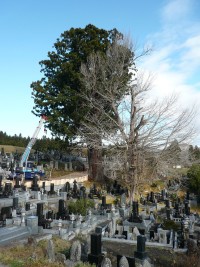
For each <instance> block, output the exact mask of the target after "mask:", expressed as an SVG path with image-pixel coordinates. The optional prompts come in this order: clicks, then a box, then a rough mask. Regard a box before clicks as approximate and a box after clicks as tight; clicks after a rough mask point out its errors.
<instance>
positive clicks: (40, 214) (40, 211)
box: [37, 203, 44, 226]
mask: <svg viewBox="0 0 200 267" xmlns="http://www.w3.org/2000/svg"><path fill="white" fill-rule="evenodd" d="M37 216H38V225H39V226H41V225H42V220H43V218H44V217H43V203H37Z"/></svg>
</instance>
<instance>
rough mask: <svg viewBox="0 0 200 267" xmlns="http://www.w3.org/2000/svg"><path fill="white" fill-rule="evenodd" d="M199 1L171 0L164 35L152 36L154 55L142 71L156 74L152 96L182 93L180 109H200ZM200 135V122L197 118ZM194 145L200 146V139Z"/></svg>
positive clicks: (163, 13) (164, 13)
mask: <svg viewBox="0 0 200 267" xmlns="http://www.w3.org/2000/svg"><path fill="white" fill-rule="evenodd" d="M195 1H197V0H192V1H190V0H173V1H172V0H171V1H168V2H167V3H168V4H167V5H166V6H164V7H163V10H162V11H161V16H162V17H161V18H162V19H161V21H162V25H161V31H160V32H157V33H154V34H152V35H151V36H148V38H149V40H150V41H151V42H153V43H154V47H155V49H154V51H153V53H152V55H150V56H149V57H145V58H144V62H142V64H141V67H142V68H144V69H146V70H148V71H150V72H153V73H154V74H155V80H154V86H153V91H152V96H156V97H160V98H162V97H164V96H166V95H169V94H172V93H174V92H175V93H178V94H179V96H180V97H179V99H180V106H181V107H183V108H185V107H191V106H193V105H196V106H199V107H200V77H199V73H200V50H199V47H200V27H198V26H199V21H196V22H194V21H191V14H192V11H193V8H194V3H195ZM197 128H198V130H199V132H200V120H198V117H197ZM194 142H198V145H199V146H200V135H199V136H198V137H197V139H195V140H194Z"/></svg>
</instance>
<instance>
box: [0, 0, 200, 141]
mask: <svg viewBox="0 0 200 267" xmlns="http://www.w3.org/2000/svg"><path fill="white" fill-rule="evenodd" d="M199 14H200V1H199V0H153V1H150V0H140V1H136V0H135V1H134V0H124V1H120V0H119V1H116V0H107V1H106V0H101V1H92V0H85V1H81V0H79V1H67V0H56V1H55V0H54V1H53V0H42V1H41V0H34V1H33V0H32V1H31V0H18V1H16V0H6V1H1V2H0V32H1V42H0V99H1V102H0V114H1V118H0V131H3V132H6V133H7V134H9V135H14V134H19V133H21V134H22V136H32V134H33V132H34V131H35V128H36V127H37V124H38V122H39V118H37V117H35V116H34V115H33V114H32V113H31V110H32V107H33V99H31V89H30V84H31V82H32V81H36V80H38V79H40V77H41V74H40V66H39V64H38V62H39V61H40V60H43V59H45V58H46V57H47V52H48V51H52V47H53V44H54V43H55V42H56V39H57V38H58V37H59V36H60V34H61V33H62V32H64V31H65V30H69V29H70V28H71V27H75V28H76V27H81V28H82V27H85V26H86V25H87V24H89V23H91V24H94V25H95V26H96V27H98V28H104V29H106V30H110V29H113V28H117V29H118V30H119V31H121V32H122V33H124V34H126V35H129V36H130V37H131V39H132V40H133V41H136V42H137V43H138V44H139V45H141V46H142V45H144V44H146V43H148V44H151V45H152V46H153V53H152V55H151V56H148V57H147V58H146V59H145V61H144V62H141V64H142V67H143V68H145V69H147V70H149V71H150V72H152V73H154V74H155V76H156V79H155V82H154V92H155V95H158V96H163V95H165V94H169V93H171V92H173V91H176V92H180V95H181V103H182V105H183V106H187V105H190V106H191V105H193V104H194V103H196V104H197V105H199V106H200V76H199V74H200V15H199ZM197 119H198V117H197ZM197 127H198V128H199V132H200V120H199V121H197ZM42 135H43V131H41V133H40V136H42ZM198 140H200V138H199V137H198V136H197V139H196V140H195V142H199V141H198ZM199 144H200V142H199Z"/></svg>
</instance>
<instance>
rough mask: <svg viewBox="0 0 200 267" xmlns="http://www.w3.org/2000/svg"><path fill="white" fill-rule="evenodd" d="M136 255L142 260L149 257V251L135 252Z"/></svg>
mask: <svg viewBox="0 0 200 267" xmlns="http://www.w3.org/2000/svg"><path fill="white" fill-rule="evenodd" d="M134 257H135V258H137V259H140V260H145V259H146V258H147V252H138V251H135V252H134Z"/></svg>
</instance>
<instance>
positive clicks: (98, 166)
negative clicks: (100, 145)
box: [88, 147, 103, 181]
mask: <svg viewBox="0 0 200 267" xmlns="http://www.w3.org/2000/svg"><path fill="white" fill-rule="evenodd" d="M88 165H89V169H88V178H89V179H91V180H94V181H103V167H102V150H101V149H96V148H93V147H92V148H88Z"/></svg>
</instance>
